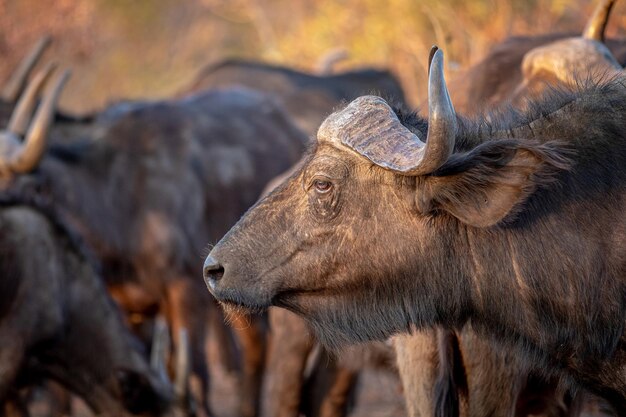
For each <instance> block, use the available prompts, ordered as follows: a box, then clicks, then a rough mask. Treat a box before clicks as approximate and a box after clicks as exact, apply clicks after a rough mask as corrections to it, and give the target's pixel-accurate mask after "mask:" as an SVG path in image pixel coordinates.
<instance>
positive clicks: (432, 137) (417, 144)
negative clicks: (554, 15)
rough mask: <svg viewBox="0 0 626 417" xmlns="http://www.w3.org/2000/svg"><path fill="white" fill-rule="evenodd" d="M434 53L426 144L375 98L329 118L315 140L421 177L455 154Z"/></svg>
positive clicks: (452, 119) (452, 118) (451, 115)
mask: <svg viewBox="0 0 626 417" xmlns="http://www.w3.org/2000/svg"><path fill="white" fill-rule="evenodd" d="M434 51H435V52H434V54H433V57H432V61H431V71H430V74H429V79H428V107H429V122H428V133H427V137H426V141H424V140H423V139H422V138H420V137H419V136H418V134H416V133H413V132H412V131H411V130H409V129H408V128H406V127H405V126H404V125H403V124H402V123H401V122H400V120H399V119H398V116H397V115H396V113H395V112H394V111H393V109H392V108H391V107H389V105H388V104H387V103H386V102H385V100H383V99H382V98H380V97H376V96H363V97H359V98H357V99H356V100H354V101H353V102H352V103H350V104H349V105H348V106H347V107H346V108H344V109H343V110H340V111H338V112H335V113H333V114H331V115H330V116H328V118H326V120H324V123H322V125H321V126H320V128H319V130H318V133H317V137H318V140H321V141H328V142H331V143H333V144H335V145H343V146H346V147H348V148H350V149H352V150H353V151H355V152H357V153H358V154H360V155H361V156H364V157H365V158H367V159H369V160H370V161H372V162H373V163H375V164H376V165H378V166H379V167H381V168H384V169H388V170H390V171H394V172H396V173H398V174H402V175H425V174H429V173H432V172H433V171H435V170H436V169H437V168H439V167H440V166H442V165H443V164H444V163H445V162H446V161H447V160H448V158H449V157H450V155H451V154H452V151H453V150H454V142H455V137H456V130H457V120H456V113H455V111H454V107H453V106H452V101H451V100H450V96H449V95H448V88H447V87H446V81H445V79H444V76H443V52H442V51H441V50H439V49H434Z"/></svg>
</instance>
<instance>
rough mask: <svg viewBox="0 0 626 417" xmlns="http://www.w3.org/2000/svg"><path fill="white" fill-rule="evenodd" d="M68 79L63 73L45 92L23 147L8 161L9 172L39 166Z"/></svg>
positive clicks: (66, 73)
mask: <svg viewBox="0 0 626 417" xmlns="http://www.w3.org/2000/svg"><path fill="white" fill-rule="evenodd" d="M69 77H70V72H69V71H68V70H66V71H64V72H63V74H61V76H59V77H58V78H57V79H56V81H55V82H54V84H53V85H52V87H51V88H50V89H49V90H48V91H47V92H46V94H45V96H44V97H43V99H42V101H41V103H40V104H39V108H38V109H37V112H36V113H35V117H34V119H33V122H32V123H31V125H30V128H29V129H28V132H27V133H26V138H25V139H24V143H23V145H22V146H21V147H20V149H19V151H18V152H16V153H15V154H14V155H13V156H12V157H11V159H10V160H9V161H8V164H7V165H8V166H9V168H10V170H11V171H13V172H15V173H24V172H30V171H32V170H33V169H34V168H35V167H36V166H37V164H39V161H40V160H41V158H42V157H43V155H44V153H45V150H46V137H47V134H48V130H49V128H50V124H51V123H52V120H53V118H54V113H55V110H56V105H57V101H58V99H59V96H60V95H61V91H62V90H63V86H64V85H65V83H66V82H67V80H68V79H69Z"/></svg>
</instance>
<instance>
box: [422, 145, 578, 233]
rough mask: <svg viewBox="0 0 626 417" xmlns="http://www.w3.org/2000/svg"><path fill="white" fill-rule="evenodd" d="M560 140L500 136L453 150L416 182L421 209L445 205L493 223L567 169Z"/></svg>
mask: <svg viewBox="0 0 626 417" xmlns="http://www.w3.org/2000/svg"><path fill="white" fill-rule="evenodd" d="M567 154H568V151H567V149H566V148H564V147H563V146H562V145H561V144H559V143H556V142H549V143H545V144H538V143H534V142H520V141H512V140H500V141H492V142H485V143H483V144H481V145H480V146H478V147H477V148H475V149H473V150H472V151H471V152H468V153H463V154H455V155H453V156H452V157H451V158H450V159H449V160H448V162H446V164H445V165H444V166H442V167H441V168H440V169H439V170H438V171H436V172H435V173H434V174H433V175H432V176H429V177H426V178H425V179H424V183H423V186H421V187H418V195H417V196H416V198H417V199H416V202H417V207H418V209H420V211H422V212H423V213H427V212H432V211H446V212H448V213H450V214H451V215H453V216H454V217H456V218H457V219H459V220H460V221H462V222H463V223H465V224H468V225H470V226H474V227H489V226H493V225H495V224H497V223H500V222H501V221H503V220H504V219H505V218H510V217H511V216H513V215H514V214H515V213H517V212H518V211H519V210H520V209H521V207H522V205H523V202H524V201H525V200H526V199H527V197H528V196H529V195H530V194H532V193H533V192H534V191H535V190H536V189H537V187H539V186H541V185H544V184H547V183H550V182H552V181H553V180H554V179H555V176H556V175H557V174H558V172H559V171H561V170H566V169H569V167H570V165H571V164H570V161H569V159H568V158H567Z"/></svg>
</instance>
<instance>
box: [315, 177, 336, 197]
mask: <svg viewBox="0 0 626 417" xmlns="http://www.w3.org/2000/svg"><path fill="white" fill-rule="evenodd" d="M313 187H315V191H317V192H318V193H320V194H324V193H327V192H329V191H330V190H331V189H332V188H333V183H332V182H330V181H327V180H315V181H313Z"/></svg>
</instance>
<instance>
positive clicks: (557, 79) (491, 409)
mask: <svg viewBox="0 0 626 417" xmlns="http://www.w3.org/2000/svg"><path fill="white" fill-rule="evenodd" d="M613 3H614V1H612V0H608V1H606V0H605V1H603V2H601V3H599V5H598V7H597V8H596V10H595V12H594V14H593V16H592V18H591V19H590V20H589V22H588V24H587V28H586V29H585V30H584V31H583V36H579V37H576V36H564V35H544V36H532V37H525V38H515V41H512V40H510V41H508V43H505V44H502V45H499V46H498V47H496V49H495V50H494V51H497V53H492V54H490V55H489V56H488V57H487V58H486V59H485V61H483V62H482V63H481V64H479V65H477V66H476V67H474V68H472V69H470V70H469V74H471V76H470V77H468V78H463V77H461V80H462V81H463V83H457V84H453V89H452V90H453V93H457V92H459V93H461V96H463V94H467V93H468V92H469V91H471V92H472V93H473V94H475V95H476V97H477V99H476V100H475V102H471V103H469V102H467V101H463V102H461V106H460V107H461V112H462V113H478V112H485V108H484V107H485V106H486V107H490V106H491V105H495V104H496V103H495V102H490V101H488V100H484V98H485V97H492V95H493V94H495V93H494V90H492V89H491V88H494V87H495V88H496V90H498V89H500V88H502V90H501V92H503V94H504V95H505V96H509V98H510V95H511V94H512V92H513V91H514V90H517V94H518V97H517V98H518V99H522V98H523V99H527V97H526V96H527V95H528V94H529V91H528V89H527V88H526V87H525V86H528V85H532V86H533V89H534V90H536V91H535V92H538V91H541V90H543V89H545V88H553V87H549V86H550V85H552V86H554V85H555V83H556V84H559V83H560V84H569V83H571V82H572V79H573V78H572V77H571V76H568V72H567V71H570V74H577V76H578V77H590V76H593V75H598V74H597V73H598V72H599V73H600V74H605V73H606V71H607V70H611V69H613V68H615V69H617V66H616V64H615V60H614V59H613V57H612V56H611V55H610V54H608V52H607V49H606V48H605V47H604V46H603V45H601V42H602V41H603V40H604V29H605V27H606V24H607V21H608V17H609V12H610V9H611V7H612V6H613ZM564 38H565V39H564ZM555 40H557V41H558V42H554V41H555ZM551 42H554V43H551ZM610 42H611V44H610V46H612V47H613V50H617V51H619V49H616V47H619V46H620V45H621V46H622V47H623V46H624V45H626V43H624V42H618V41H610ZM529 46H532V48H529ZM540 47H541V48H540ZM623 52H624V51H622V55H623V57H624V56H626V55H624V54H623ZM524 55H526V56H527V57H531V58H529V59H523V58H524ZM581 56H583V57H584V59H581ZM522 62H524V63H527V65H528V67H529V68H530V69H533V68H534V67H540V68H541V69H542V71H537V70H536V69H535V70H526V71H522ZM515 65H517V67H516V68H515V67H514V66H515ZM565 70H567V71H565ZM549 74H550V75H552V74H555V75H556V76H554V75H552V76H550V77H548V76H547V75H549ZM522 75H523V76H524V77H523V82H524V84H523V85H524V88H521V87H520V83H522ZM494 77H495V78H494ZM481 81H482V82H481ZM454 96H455V97H456V98H457V103H458V102H459V101H458V95H457V94H454ZM477 103H478V105H477ZM480 103H482V104H480ZM291 173H293V172H291ZM291 173H288V174H286V175H285V176H284V178H279V179H277V180H276V181H273V183H275V184H273V187H276V186H278V185H279V184H280V183H281V182H283V181H284V179H286V178H288V177H289V176H290V175H291ZM273 187H272V188H273ZM269 315H270V320H271V324H272V332H271V338H272V341H273V343H271V344H270V350H269V355H268V357H269V363H268V367H267V369H268V380H269V382H270V384H268V385H270V387H271V390H270V391H269V392H268V395H266V396H265V398H266V399H267V401H266V403H267V404H268V407H266V408H267V409H268V411H267V415H284V416H295V415H298V413H299V412H301V411H300V409H299V407H300V390H299V389H293V387H298V386H299V385H298V384H301V383H302V381H301V379H302V375H303V369H304V365H305V358H306V356H307V355H308V354H309V352H310V351H311V349H312V346H313V345H314V344H313V341H312V340H310V337H311V336H309V335H308V334H307V332H306V331H304V328H305V325H304V323H300V322H299V321H300V320H302V319H300V318H298V316H296V315H293V314H291V313H290V312H288V311H286V310H283V311H281V310H280V309H278V310H276V309H271V310H270V312H269ZM277 325H280V326H282V328H277ZM294 329H300V331H299V332H296V331H295V330H294ZM298 333H299V334H300V336H299V337H295V336H294V334H298ZM429 339H432V340H429ZM435 339H439V340H435ZM450 341H454V344H455V346H449V344H450ZM394 345H395V346H396V348H397V350H398V368H399V370H400V373H401V376H402V380H403V384H404V385H405V398H406V402H407V409H408V412H409V415H411V416H420V415H424V414H425V413H426V412H425V410H428V413H426V415H428V414H429V413H432V412H433V409H436V410H437V413H438V415H455V412H461V415H463V416H475V417H482V416H484V415H492V416H509V415H511V413H514V412H517V413H518V414H519V415H526V414H527V413H531V412H532V413H540V412H543V413H544V414H545V415H550V416H551V415H554V416H560V415H562V413H565V412H566V410H567V411H568V412H574V410H575V409H576V406H577V402H579V401H578V397H582V396H580V395H579V396H578V397H576V398H572V395H571V394H572V393H565V395H563V394H564V393H563V392H562V391H560V390H559V391H555V390H554V382H553V381H542V379H541V378H540V377H539V376H537V375H535V374H534V373H533V370H532V369H527V368H526V367H524V366H523V363H519V362H518V361H517V360H515V359H516V356H515V355H514V354H511V353H510V352H506V349H503V348H502V347H501V346H496V345H493V344H492V343H489V341H487V340H482V339H481V338H480V337H478V336H477V335H475V334H474V332H473V331H472V330H471V327H468V328H466V329H463V331H461V332H458V334H456V335H451V334H448V332H446V331H440V332H438V336H437V335H436V334H435V333H434V332H424V333H422V332H416V333H415V334H414V335H413V336H404V337H398V338H397V339H396V340H395V341H394ZM405 345H406V346H405ZM424 346H427V347H428V346H433V350H432V351H431V349H426V351H424V352H422V351H421V350H423V349H424ZM455 349H456V351H458V352H457V354H456V356H455V357H458V358H461V359H459V360H458V363H455V364H454V363H447V362H446V359H447V357H448V355H443V356H441V357H440V356H439V355H438V354H437V352H439V353H442V354H443V351H444V350H455ZM296 356H298V357H296ZM453 356H454V355H453ZM329 364H330V365H332V366H337V365H339V366H341V365H340V364H337V363H336V362H335V361H333V360H331V361H330V362H329ZM321 365H322V366H324V364H321ZM459 369H461V370H459ZM274 374H276V375H274ZM327 385H328V384H327ZM433 386H435V390H436V391H437V392H434V391H433ZM457 391H459V392H457ZM347 393H348V391H346V395H347ZM344 397H345V396H344ZM451 397H453V398H451ZM574 400H576V401H574ZM459 402H460V403H461V404H460V406H459ZM588 402H589V401H588V400H587V399H585V403H588ZM344 403H345V401H344ZM436 403H438V404H436ZM333 404H335V405H337V407H336V411H335V412H334V413H333V414H330V415H333V416H335V415H337V416H341V415H344V413H345V412H344V409H345V406H344V404H342V403H341V402H340V401H335V402H334V403H333ZM433 407H434V408H433ZM459 407H460V410H459ZM455 410H456V411H455ZM305 414H306V415H309V412H308V411H307V412H305Z"/></svg>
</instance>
